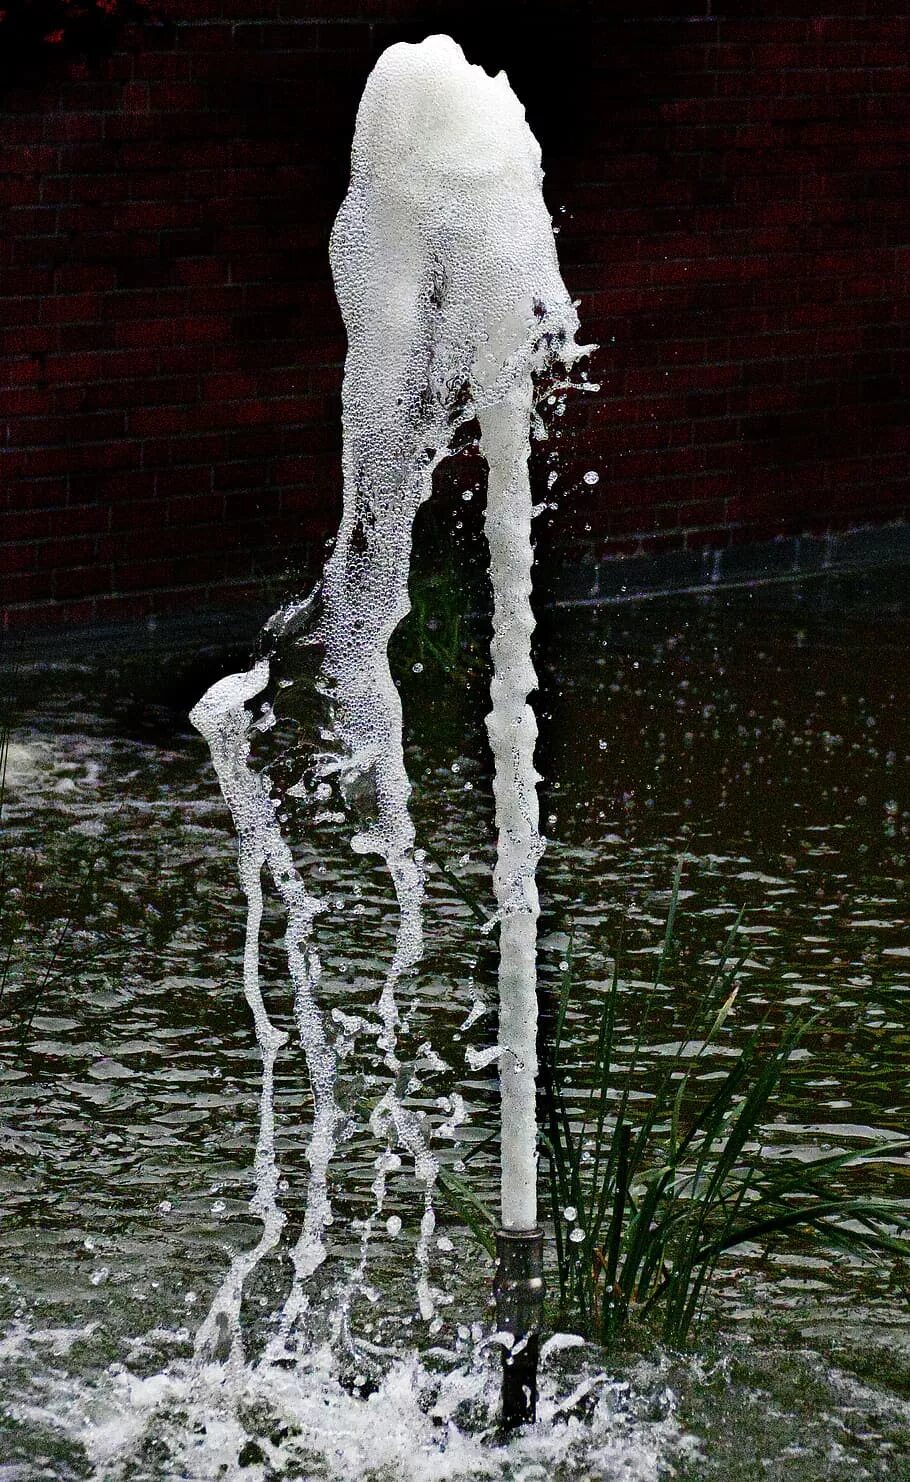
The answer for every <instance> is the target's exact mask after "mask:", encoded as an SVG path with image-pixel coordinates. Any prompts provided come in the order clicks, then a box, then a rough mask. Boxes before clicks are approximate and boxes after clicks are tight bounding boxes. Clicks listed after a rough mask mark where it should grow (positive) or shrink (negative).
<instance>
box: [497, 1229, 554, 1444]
mask: <svg viewBox="0 0 910 1482" xmlns="http://www.w3.org/2000/svg"><path fill="white" fill-rule="evenodd" d="M493 1295H494V1297H495V1298H496V1328H497V1332H500V1333H511V1335H512V1337H513V1338H514V1340H515V1342H514V1343H513V1345H512V1348H511V1349H507V1348H504V1349H503V1351H502V1423H503V1426H504V1428H505V1429H506V1430H514V1429H515V1427H516V1426H519V1425H526V1424H528V1423H530V1422H533V1421H534V1420H536V1418H537V1360H538V1355H539V1352H540V1325H541V1319H542V1317H543V1298H544V1280H543V1234H542V1232H541V1231H540V1230H497V1232H496V1275H495V1276H494V1278H493ZM516 1349H517V1352H516Z"/></svg>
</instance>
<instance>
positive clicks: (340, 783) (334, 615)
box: [192, 36, 582, 1348]
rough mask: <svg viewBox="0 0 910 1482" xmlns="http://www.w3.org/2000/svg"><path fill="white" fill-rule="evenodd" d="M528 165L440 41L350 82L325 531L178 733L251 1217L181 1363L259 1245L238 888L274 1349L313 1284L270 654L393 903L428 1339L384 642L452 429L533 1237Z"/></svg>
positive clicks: (409, 845) (402, 603)
mask: <svg viewBox="0 0 910 1482" xmlns="http://www.w3.org/2000/svg"><path fill="white" fill-rule="evenodd" d="M541 181H542V171H541V165H540V150H539V147H538V145H537V143H536V141H535V140H534V138H533V136H532V134H531V132H530V130H529V129H528V126H527V123H526V120H525V116H524V111H523V109H522V107H521V105H520V104H519V102H518V100H517V98H516V97H515V95H514V94H513V93H512V91H511V89H510V88H509V85H508V81H507V79H506V77H505V75H504V74H502V73H501V74H500V75H499V76H498V77H495V78H490V77H489V76H488V75H487V74H486V73H485V72H484V71H483V70H482V69H481V68H479V67H474V66H470V65H469V64H468V63H467V62H466V61H465V58H464V56H463V54H462V52H461V50H460V48H459V47H458V46H456V45H455V43H454V42H453V41H451V40H450V39H449V38H448V37H445V36H436V37H431V38H429V39H428V40H427V41H425V42H423V43H422V44H421V45H419V46H407V45H399V46H394V47H391V48H390V49H389V50H388V51H387V52H385V53H384V55H383V56H382V57H381V59H380V61H379V62H378V64H377V66H376V68H375V70H374V71H373V73H372V75H371V77H370V78H369V80H368V82H367V85H366V88H365V91H364V95H363V99H362V101H361V104H360V109H359V111H358V115H357V127H356V132H355V136H354V144H353V150H352V156H351V183H350V186H349V189H348V193H347V195H346V197H345V200H344V202H343V204H342V206H341V210H340V211H339V213H338V218H337V220H336V222H335V227H334V230H333V233H332V240H331V249H330V251H331V263H332V272H333V275H334V279H335V286H336V291H337V294H338V299H339V303H340V305H341V310H342V313H343V316H344V321H345V327H346V329H347V334H348V355H347V361H346V365H345V376H344V391H343V425H344V451H343V471H344V511H343V516H342V521H341V528H340V530H339V534H338V538H337V542H336V544H335V547H334V550H333V553H332V555H331V557H330V559H329V561H328V563H327V566H326V569H325V573H324V576H323V580H322V583H321V587H320V589H319V591H318V592H317V593H316V594H315V595H314V597H313V598H312V599H309V600H308V602H307V603H305V604H301V603H294V604H290V605H289V606H288V607H287V608H285V609H283V610H282V611H281V612H280V613H278V614H276V616H275V617H274V618H273V619H272V620H271V623H270V624H269V625H268V628H267V630H266V633H267V642H266V645H265V647H266V650H267V652H266V656H264V657H262V658H261V659H260V660H259V661H258V663H257V664H256V665H255V666H254V667H253V668H252V669H250V670H249V671H248V672H247V673H245V674H241V675H234V676H231V677H230V678H228V679H225V680H222V681H221V682H220V683H219V684H216V685H215V686H214V687H213V688H212V689H211V690H210V691H209V692H208V693H207V694H206V695H205V696H204V697H203V699H202V700H201V701H200V702H199V704H198V705H197V706H196V708H195V710H194V711H193V716H192V719H193V721H194V724H195V725H196V726H197V728H198V729H199V730H200V731H201V732H202V734H203V735H204V736H205V738H206V740H207V741H208V743H209V746H210V748H211V751H212V757H213V761H214V764H215V768H216V771H217V773H218V779H219V782H220V784H221V787H222V790H223V792H224V795H225V798H226V799H227V802H228V804H229V806H230V808H231V812H232V815H233V818H234V823H235V826H236V829H237V834H238V839H239V852H240V875H241V884H242V886H243V889H244V892H245V894H246V897H247V902H248V912H247V943H246V952H245V958H244V985H245V991H246V996H247V999H248V1002H249V1004H250V1008H251V1010H252V1013H253V1017H254V1022H255V1025H256V1032H257V1038H258V1043H259V1047H260V1052H261V1055H262V1063H263V1092H262V1107H261V1133H260V1142H259V1150H258V1155H257V1162H256V1177H257V1183H256V1196H255V1202H254V1208H255V1209H256V1211H257V1212H258V1213H259V1215H260V1216H261V1218H262V1220H263V1234H262V1238H261V1240H260V1242H259V1245H258V1246H257V1248H256V1250H255V1251H254V1252H253V1253H251V1254H250V1255H248V1256H246V1257H244V1258H238V1260H237V1261H236V1262H235V1269H234V1270H232V1272H231V1273H230V1275H229V1277H228V1279H227V1281H226V1283H225V1285H224V1287H223V1288H222V1291H221V1293H220V1294H219V1297H218V1299H216V1303H215V1306H214V1307H213V1310H212V1313H211V1314H210V1316H209V1319H208V1320H207V1322H206V1324H205V1325H204V1327H203V1330H202V1333H201V1335H200V1338H201V1340H202V1342H203V1345H210V1344H211V1342H212V1340H213V1338H215V1337H217V1336H218V1335H219V1334H223V1335H224V1336H223V1337H222V1341H227V1342H228V1343H229V1344H230V1345H231V1347H232V1348H234V1347H237V1346H238V1345H239V1341H240V1339H239V1312H240V1301H241V1295H242V1286H243V1281H244V1280H245V1278H246V1277H247V1276H248V1275H249V1273H250V1270H251V1269H252V1267H253V1266H254V1265H255V1263H256V1262H257V1261H258V1260H259V1259H261V1257H262V1256H263V1255H264V1254H265V1253H267V1252H268V1251H269V1250H271V1249H273V1248H274V1246H275V1245H276V1244H277V1242H278V1241H279V1239H280V1236H281V1230H282V1226H283V1216H282V1214H281V1212H280V1210H279V1208H278V1205H277V1202H276V1187H277V1170H276V1165H275V1156H274V1149H273V1141H274V1139H273V1125H272V1124H273V1113H272V1100H271V1088H272V1080H273V1074H274V1065H275V1059H276V1056H277V1054H278V1052H279V1050H280V1048H281V1037H280V1036H279V1035H278V1034H277V1032H276V1030H275V1029H274V1027H273V1026H272V1024H271V1022H270V1021H269V1018H268V1015H267V1013H266V1010H265V1006H264V1004H263V1000H262V995H261V992H260V988H259V982H258V942H259V930H260V923H261V918H262V909H263V905H262V872H263V870H264V869H267V870H268V873H269V876H270V877H271V880H272V882H273V885H274V887H275V889H276V891H277V894H278V896H279V898H280V901H281V904H282V906H283V908H284V911H285V914H286V919H287V933H286V939H285V941H286V950H287V960H288V970H289V973H290V977H291V980H292V983H293V989H294V1005H295V1012H296V1020H297V1026H298V1029H299V1033H300V1039H301V1042H302V1045H303V1049H304V1053H305V1056H306V1060H307V1066H308V1070H309V1073H310V1077H311V1081H312V1085H313V1093H314V1101H315V1115H314V1120H313V1126H312V1130H311V1133H310V1141H309V1147H308V1153H307V1156H308V1161H309V1169H310V1173H309V1187H308V1191H307V1213H306V1219H305V1224H304V1230H303V1234H302V1236H301V1239H300V1241H299V1242H298V1245H297V1248H296V1251H295V1255H294V1265H295V1283H294V1289H293V1291H292V1293H291V1297H290V1298H289V1300H288V1304H287V1306H286V1309H285V1314H284V1320H283V1322H282V1324H281V1328H280V1331H281V1334H282V1340H283V1341H284V1342H287V1340H288V1339H289V1338H290V1336H291V1333H292V1330H293V1327H294V1323H295V1321H296V1319H297V1317H298V1316H299V1313H300V1312H301V1311H302V1310H303V1309H304V1308H305V1306H306V1297H305V1294H304V1286H305V1283H306V1280H307V1277H308V1276H309V1275H311V1274H312V1272H313V1271H314V1270H315V1269H316V1267H317V1266H318V1265H319V1264H320V1263H321V1262H322V1261H323V1260H324V1258H325V1253H326V1252H325V1243H324V1241H325V1232H326V1227H327V1225H328V1224H329V1223H330V1221H331V1207H330V1201H329V1197H328V1193H327V1169H328V1164H329V1160H330V1158H331V1156H332V1152H333V1147H334V1140H335V1137H336V1135H337V1132H338V1128H339V1123H340V1112H339V1110H338V1106H337V1104H336V1100H335V1075H336V1067H335V1059H334V1055H333V1050H332V1046H331V1043H330V1040H329V1037H328V1035H327V1032H326V1028H325V1025H324V1024H323V1021H322V1018H321V1015H320V1012H319V1006H318V984H319V977H320V962H319V955H318V952H317V949H316V946H315V943H314V937H313V925H314V922H315V920H316V917H317V915H318V913H319V910H320V903H319V901H317V900H316V899H314V897H312V896H311V895H310V894H309V893H308V892H307V890H306V888H305V886H304V883H303V881H302V879H301V878H300V875H299V873H298V872H297V870H296V869H295V866H294V861H293V856H292V852H291V849H290V847H289V845H288V843H287V841H286V840H285V838H284V837H283V834H282V828H281V823H280V821H279V806H278V802H277V800H276V797H275V795H274V793H273V789H272V784H271V781H270V779H269V777H268V775H267V774H265V773H262V772H257V771H255V770H254V769H253V768H252V767H251V763H250V749H251V731H252V729H253V728H254V727H255V726H256V725H259V726H262V725H268V724H270V723H271V720H272V717H271V714H270V711H269V707H268V706H265V707H264V710H263V719H261V720H260V721H254V719H253V714H252V711H251V709H250V706H251V703H252V702H253V701H255V700H256V699H257V698H258V697H260V696H262V695H263V693H264V692H265V690H266V687H267V685H268V683H269V679H270V663H269V657H270V655H269V652H268V650H269V649H270V648H272V649H273V648H274V645H275V644H276V643H277V641H278V639H279V638H280V637H283V636H285V635H287V634H289V633H292V632H295V631H299V629H300V628H301V626H303V627H305V628H306V631H307V638H308V641H309V642H313V643H318V644H319V645H320V647H321V651H322V654H323V658H322V669H321V675H320V681H319V686H320V689H321V691H322V693H323V694H324V695H325V696H327V697H328V699H329V701H330V704H331V715H332V723H331V737H330V739H331V742H332V744H331V745H330V746H327V748H326V751H325V753H324V754H323V757H322V761H321V763H320V764H319V765H317V767H316V768H315V772H314V775H313V777H312V778H311V779H309V781H308V782H307V783H304V782H300V783H298V784H297V786H296V788H295V794H296V795H297V796H298V797H304V798H306V796H307V793H308V790H309V794H310V796H311V798H317V797H323V796H324V795H325V793H326V791H327V789H328V788H329V787H330V785H334V786H335V787H336V788H337V789H338V791H339V792H340V794H341V797H342V798H343V799H348V800H350V799H351V798H352V797H354V796H357V797H359V798H360V799H361V802H362V799H363V796H364V794H366V795H367V796H368V798H369V801H370V809H369V812H370V817H369V821H368V823H367V824H366V825H365V826H364V827H362V828H360V829H359V831H358V832H357V833H355V835H354V836H353V838H352V840H351V845H352V847H353V849H354V850H355V851H357V852H358V853H361V854H378V855H380V856H381V857H382V859H383V860H384V862H385V865H386V867H387V869H388V871H389V875H390V877H391V880H392V882H393V885H394V889H395V895H396V899H397V904H398V913H399V920H398V928H397V933H396V941H395V947H394V953H393V956H392V961H391V963H390V966H389V969H388V972H387V974H386V978H385V982H384V984H383V987H382V991H381V994H380V998H379V1004H378V1010H379V1031H378V1040H377V1042H378V1046H379V1049H380V1051H381V1053H382V1056H383V1058H384V1063H385V1066H386V1068H387V1071H388V1077H389V1079H388V1087H387V1089H386V1091H385V1093H384V1095H383V1096H382V1097H381V1099H380V1100H379V1101H378V1103H377V1104H376V1106H375V1107H374V1109H373V1112H372V1115H371V1117H370V1127H371V1129H372V1131H373V1132H374V1133H375V1134H376V1136H377V1138H378V1139H379V1141H380V1144H381V1145H382V1146H384V1154H380V1157H379V1159H378V1160H377V1169H378V1172H377V1178H376V1181H375V1184H374V1192H375V1194H376V1201H377V1211H379V1210H380V1209H381V1204H382V1198H383V1195H384V1188H385V1176H386V1172H387V1170H388V1168H389V1167H390V1166H394V1165H393V1164H391V1162H390V1159H392V1158H393V1157H396V1158H397V1153H396V1152H395V1150H396V1149H399V1150H400V1151H401V1152H403V1153H404V1154H406V1155H407V1156H408V1157H409V1159H410V1160H411V1163H412V1165H413V1168H414V1171H415V1173H416V1176H417V1178H418V1180H419V1182H420V1184H421V1186H422V1187H423V1190H424V1213H423V1218H422V1221H421V1228H420V1238H419V1242H418V1246H417V1251H416V1256H417V1269H418V1273H419V1275H418V1299H419V1308H420V1312H421V1315H422V1316H423V1317H424V1318H427V1319H428V1318H430V1317H432V1315H433V1310H434V1302H433V1293H432V1289H431V1287H430V1284H429V1279H428V1271H427V1263H428V1253H429V1242H430V1237H431V1235H432V1231H433V1226H434V1212H433V1187H434V1182H435V1178H436V1173H437V1165H436V1161H435V1158H434V1156H433V1154H432V1152H431V1149H430V1145H429V1140H428V1137H427V1134H426V1132H425V1130H424V1128H423V1126H422V1125H421V1122H420V1121H419V1120H418V1118H417V1116H416V1115H415V1114H414V1113H413V1112H412V1111H411V1110H410V1109H409V1108H408V1106H407V1105H406V1104H405V1100H404V1098H403V1096H402V1092H401V1070H402V1066H401V1062H400V1059H399V1056H398V1051H397V1042H398V1032H397V1031H398V1023H399V1008H398V990H399V987H400V985H401V983H402V981H403V980H405V979H406V978H407V977H408V975H409V974H412V973H413V971H414V969H415V967H416V966H417V964H418V963H419V961H420V958H421V953H422V938H423V933H422V910H423V894H424V887H423V877H422V872H421V868H420V864H419V862H418V857H417V855H416V854H415V835H414V827H413V824H412V822H411V818H410V814H409V811H408V797H409V793H410V784H409V781H408V777H407V773H406V771H405V765H404V755H403V745H402V714H401V702H400V699H399V695H398V691H397V689H396V686H395V682H394V680H393V677H392V673H391V670H390V668H389V658H388V646H389V641H390V639H391V636H392V634H393V632H394V630H395V628H396V627H397V626H398V624H399V623H400V622H401V620H402V619H403V618H404V617H405V616H406V615H407V613H408V611H409V602H408V575H409V565H410V553H411V536H412V528H413V524H414V519H415V516H416V514H417V510H418V508H419V506H420V505H421V504H422V503H423V501H424V500H426V499H427V498H428V497H429V495H430V493H431V488H432V478H433V471H434V469H435V468H436V467H437V465H438V464H439V463H440V461H441V460H442V459H443V458H444V457H445V456H446V454H447V453H448V452H450V450H451V446H452V437H453V434H454V432H455V431H456V430H457V429H458V428H460V427H462V426H463V425H464V424H465V423H467V422H468V421H470V420H472V419H474V418H476V419H477V422H478V423H479V426H480V446H481V450H482V452H483V454H484V456H485V458H486V461H487V464H488V468H489V487H488V504H487V516H486V531H487V537H488V542H489V546H490V556H491V568H490V569H491V576H492V580H493V589H494V637H493V659H494V676H493V682H492V702H493V704H492V711H491V714H490V716H489V717H488V721H487V726H488V731H489V736H490V743H491V748H492V751H493V757H494V762H495V780H494V792H495V797H496V817H497V825H498V831H499V841H498V842H499V848H498V859H497V866H496V872H495V881H494V883H495V891H496V897H497V903H498V907H499V911H498V918H499V923H500V948H501V968H500V992H501V1017H500V1039H499V1045H498V1056H499V1063H500V1077H501V1084H502V1099H503V1170H504V1171H503V1180H502V1185H503V1186H502V1198H503V1211H502V1212H503V1222H504V1224H505V1225H506V1226H508V1227H512V1228H517V1229H523V1228H529V1227H531V1226H533V1225H534V1223H535V1221H536V1152H535V1138H536V1129H535V1123H534V1079H535V1072H536V1057H535V1038H536V996H535V941H536V921H537V914H538V902H537V892H536V886H535V879H534V873H535V867H536V863H537V860H538V857H539V855H540V853H541V851H542V848H543V841H542V839H541V837H540V834H539V830H538V809H537V794H536V783H537V780H538V779H537V775H536V773H535V771H534V766H533V753H534V743H535V738H536V725H535V721H534V715H533V712H532V710H531V708H530V706H529V705H528V695H529V693H530V692H531V691H532V690H533V689H534V687H535V684H536V679H535V675H534V670H533V667H532V665H531V656H530V639H531V633H532V630H533V625H534V620H533V615H532V612H531V606H530V590H531V561H532V556H531V541H530V534H531V516H532V508H531V496H530V487H529V481H528V469H527V464H528V455H529V439H530V434H531V423H532V417H533V415H534V377H535V374H537V373H539V372H541V371H543V370H544V369H545V368H547V367H548V366H550V365H552V364H553V363H554V362H555V361H557V360H558V361H559V362H560V363H561V364H562V365H566V364H571V362H572V361H573V360H574V359H575V358H576V357H577V356H578V355H579V354H581V353H582V351H581V350H580V349H579V347H578V346H577V345H576V343H575V333H576V330H577V327H578V319H577V315H576V313H575V309H574V307H573V305H572V303H571V301H570V300H569V297H568V294H567V292H566V289H565V287H564V285H563V283H562V280H561V278H560V274H559V267H558V263H557V259H556V251H555V245H554V240H553V232H552V228H551V224H550V218H549V216H548V214H547V211H546V207H545V205H544V202H543V197H542V194H541Z"/></svg>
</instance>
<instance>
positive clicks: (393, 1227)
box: [385, 1214, 401, 1240]
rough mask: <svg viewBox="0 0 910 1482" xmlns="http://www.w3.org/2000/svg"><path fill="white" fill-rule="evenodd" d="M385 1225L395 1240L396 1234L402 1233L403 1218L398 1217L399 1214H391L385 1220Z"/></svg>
mask: <svg viewBox="0 0 910 1482" xmlns="http://www.w3.org/2000/svg"><path fill="white" fill-rule="evenodd" d="M385 1227H386V1229H387V1230H388V1232H389V1234H390V1235H391V1237H392V1239H393V1240H394V1239H395V1236H396V1235H399V1234H400V1233H401V1220H400V1219H399V1218H398V1215H397V1214H390V1215H389V1217H388V1219H387V1220H386V1222H385Z"/></svg>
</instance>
